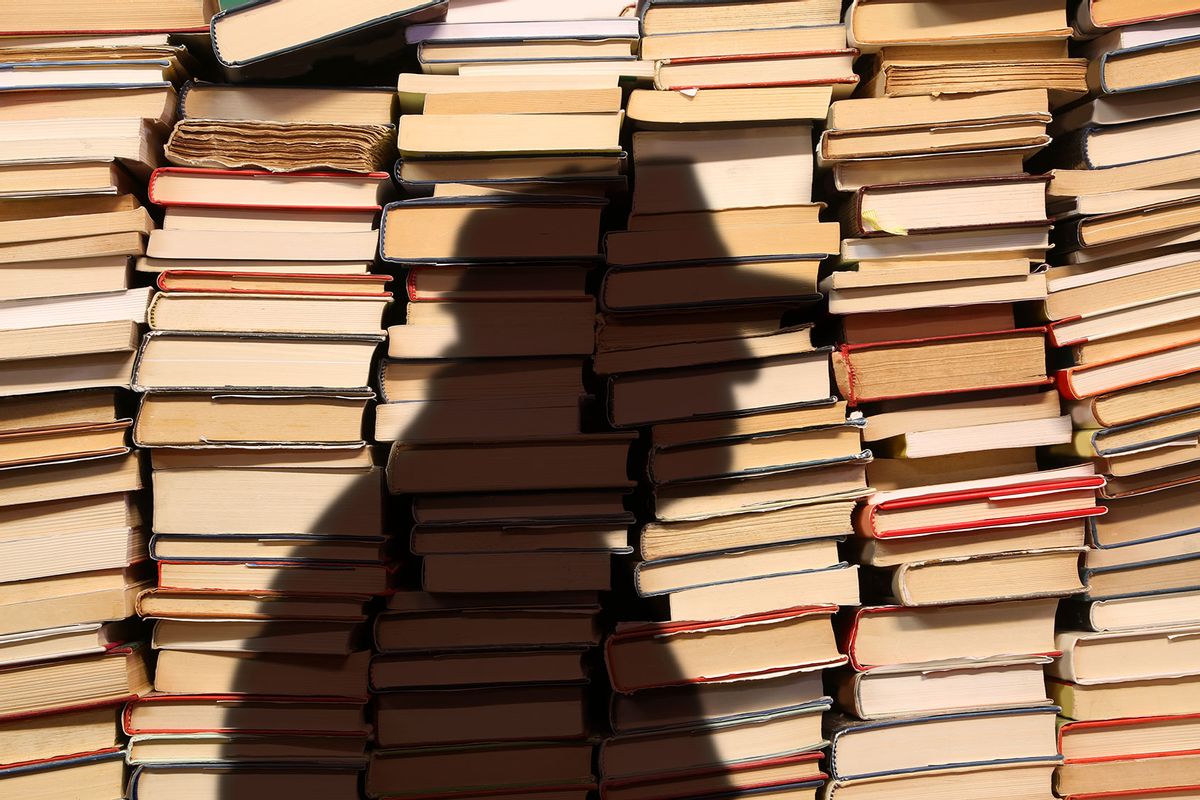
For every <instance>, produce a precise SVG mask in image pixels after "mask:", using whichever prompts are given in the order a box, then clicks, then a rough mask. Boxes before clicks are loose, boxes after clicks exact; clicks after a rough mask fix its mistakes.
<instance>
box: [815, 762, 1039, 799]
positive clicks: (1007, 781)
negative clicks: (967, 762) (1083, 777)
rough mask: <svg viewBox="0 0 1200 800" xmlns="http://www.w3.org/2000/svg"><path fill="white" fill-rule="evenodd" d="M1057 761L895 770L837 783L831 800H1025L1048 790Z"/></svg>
mask: <svg viewBox="0 0 1200 800" xmlns="http://www.w3.org/2000/svg"><path fill="white" fill-rule="evenodd" d="M1057 762H1058V758H1057V757H1056V756H1051V757H1047V758H1040V759H1023V760H1014V761H1009V762H1003V761H1002V762H998V763H997V762H991V761H985V762H983V763H980V764H976V765H972V766H969V767H962V768H958V769H945V770H943V769H931V770H921V771H896V772H889V773H884V774H882V775H876V776H871V777H867V778H861V779H854V780H841V781H839V780H835V781H833V782H832V783H831V784H830V785H829V789H828V792H827V795H826V796H827V798H828V800H835V799H840V798H845V800H858V798H882V797H891V796H896V795H902V796H906V797H909V796H911V797H922V796H928V795H930V794H934V793H938V792H946V793H948V794H951V795H953V796H969V795H971V794H975V793H977V792H980V793H986V795H987V796H988V797H989V798H992V800H1022V799H1023V798H1026V797H1031V796H1036V795H1038V794H1039V793H1043V792H1045V791H1046V784H1047V783H1048V782H1049V779H1050V778H1051V777H1052V776H1053V775H1054V770H1055V767H1056V766H1057Z"/></svg>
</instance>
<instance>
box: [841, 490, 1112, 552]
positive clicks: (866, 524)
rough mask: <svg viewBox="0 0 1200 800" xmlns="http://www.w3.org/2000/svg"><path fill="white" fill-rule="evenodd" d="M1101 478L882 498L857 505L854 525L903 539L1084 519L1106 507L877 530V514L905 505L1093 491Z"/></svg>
mask: <svg viewBox="0 0 1200 800" xmlns="http://www.w3.org/2000/svg"><path fill="white" fill-rule="evenodd" d="M1104 484H1105V480H1104V478H1103V477H1102V476H1100V475H1092V476H1087V477H1072V478H1059V479H1053V480H1045V481H1028V482H1021V483H1012V484H1007V485H999V486H988V487H979V488H975V489H961V490H956V491H948V492H932V493H930V494H924V495H917V496H913V497H900V498H896V499H894V500H887V499H885V500H883V501H882V502H871V501H870V500H868V502H867V504H866V505H864V506H861V507H859V508H858V510H857V511H856V512H855V514H856V518H857V521H858V523H859V525H858V526H857V528H858V531H859V533H861V534H862V535H864V536H867V537H869V538H872V539H903V538H907V537H913V536H928V535H931V534H937V533H955V532H958V531H966V530H979V529H985V528H1005V527H1010V526H1013V525H1029V524H1032V523H1037V522H1058V521H1061V520H1067V519H1084V518H1086V517H1095V516H1100V515H1102V514H1104V513H1105V512H1107V510H1108V509H1107V508H1105V507H1104V506H1099V505H1095V504H1093V505H1092V507H1090V508H1086V509H1072V510H1067V511H1053V512H1043V513H1034V514H1013V515H1009V516H1001V517H991V518H988V519H986V520H965V521H961V522H948V523H945V524H942V525H926V526H921V527H914V528H906V529H902V530H895V531H881V530H879V526H878V520H879V515H880V514H881V513H883V514H886V513H887V512H888V511H898V510H902V509H907V508H921V507H929V506H939V505H951V504H953V503H960V502H967V501H973V500H987V501H995V502H997V503H1000V502H1003V501H1005V500H1013V499H1019V498H1022V497H1028V496H1031V495H1049V494H1061V493H1064V492H1074V491H1085V490H1087V491H1093V492H1094V491H1095V490H1097V489H1099V488H1101V487H1102V486H1104Z"/></svg>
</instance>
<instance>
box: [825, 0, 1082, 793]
mask: <svg viewBox="0 0 1200 800" xmlns="http://www.w3.org/2000/svg"><path fill="white" fill-rule="evenodd" d="M1066 23H1067V20H1066V14H1065V9H1064V8H1063V7H1062V6H1061V5H1059V4H1057V3H1045V2H1033V3H1025V4H1022V5H1021V6H1020V8H1017V7H1015V6H1011V5H1005V6H1004V7H996V8H991V7H989V8H983V7H973V8H971V9H966V8H962V9H958V8H957V7H956V9H955V11H954V12H953V13H951V12H950V11H949V10H948V7H947V6H945V5H943V4H937V3H928V2H917V3H911V4H890V3H877V2H867V1H866V0H864V1H863V2H859V3H857V4H856V5H855V6H853V7H852V8H851V10H850V12H849V17H848V20H847V27H848V30H849V32H850V41H851V42H852V43H855V44H857V45H858V46H859V47H861V48H864V49H868V50H872V51H876V52H874V53H873V55H872V56H871V59H872V60H871V61H869V62H868V64H870V65H871V66H873V67H874V68H876V70H877V73H876V74H875V77H873V78H872V79H871V81H870V82H869V83H868V85H867V86H866V87H864V89H863V91H862V93H863V94H866V95H873V96H872V97H864V98H862V99H852V100H846V101H840V102H835V103H834V104H833V106H832V107H831V109H830V114H829V117H828V122H827V128H826V131H825V134H824V135H823V137H822V140H821V143H820V151H819V155H820V157H821V158H822V159H823V163H824V165H825V166H827V167H829V168H831V171H832V175H833V183H834V184H835V186H836V188H838V189H841V190H843V191H852V192H853V195H852V196H851V197H848V198H845V199H844V201H843V211H842V219H843V220H844V222H845V225H846V232H847V240H846V241H844V242H843V244H842V263H841V265H840V268H839V270H838V271H835V272H833V273H832V274H831V275H830V276H829V277H828V278H827V279H826V282H825V283H824V288H826V289H827V291H828V292H829V297H830V300H829V303H830V305H829V308H830V311H831V312H832V313H834V314H836V315H838V316H840V317H841V335H840V344H839V347H838V350H837V352H835V354H834V372H835V374H836V376H837V383H838V386H839V388H840V390H841V392H842V394H843V395H844V396H845V397H846V398H847V400H848V401H849V403H850V404H851V406H852V407H854V408H856V409H859V410H860V411H861V412H862V413H863V414H864V415H865V428H864V439H865V440H866V442H867V444H868V446H869V447H870V449H871V451H872V452H873V454H874V455H875V457H876V458H875V460H874V462H873V463H871V464H870V465H869V466H868V470H867V475H868V480H869V483H870V485H871V487H872V489H874V490H875V492H874V494H872V495H871V497H870V498H869V499H868V500H867V501H866V503H864V504H863V505H862V506H860V508H859V509H858V510H857V512H856V515H855V529H856V532H857V535H858V536H857V541H856V551H857V553H858V560H859V561H860V563H861V564H862V565H863V576H864V581H863V592H864V601H865V602H867V603H869V605H866V606H865V607H863V608H861V609H859V610H858V612H857V613H856V614H855V616H854V619H853V622H852V623H851V625H850V629H849V633H848V644H847V653H848V655H849V657H850V659H851V667H852V671H847V672H846V673H845V674H843V675H842V676H841V680H840V682H839V703H840V705H841V707H842V711H843V712H844V716H842V717H839V718H836V719H834V720H833V721H832V723H831V725H830V731H829V735H830V738H831V739H832V741H833V746H832V752H831V758H830V765H829V768H830V772H831V773H832V777H833V782H832V784H831V786H830V789H829V796H830V797H833V796H835V795H846V796H852V797H881V796H890V795H891V794H895V793H903V794H904V795H905V796H909V795H911V796H918V795H924V794H927V793H931V792H949V793H970V792H972V791H974V790H975V787H987V793H988V795H989V796H992V797H1012V798H1016V797H1026V796H1033V795H1045V794H1046V793H1047V792H1048V790H1049V788H1050V784H1051V774H1052V772H1053V769H1054V767H1055V765H1056V763H1057V762H1058V760H1059V755H1058V748H1057V744H1056V741H1055V738H1054V709H1053V707H1052V706H1050V701H1049V699H1048V698H1047V694H1046V691H1045V687H1044V685H1043V670H1044V668H1045V665H1046V664H1047V663H1049V661H1050V657H1052V656H1053V655H1055V652H1054V651H1055V646H1054V639H1053V631H1054V622H1055V616H1056V610H1057V606H1058V598H1061V597H1066V596H1070V595H1073V594H1077V593H1079V592H1081V591H1083V585H1082V583H1081V580H1080V574H1079V559H1080V554H1081V552H1082V550H1083V544H1084V526H1085V522H1086V520H1088V519H1090V518H1093V517H1095V516H1097V515H1099V514H1102V513H1103V511H1104V509H1103V508H1102V507H1100V506H1098V505H1097V501H1096V493H1097V491H1098V489H1100V487H1102V486H1103V485H1104V479H1103V477H1101V476H1099V475H1097V474H1096V470H1095V469H1093V468H1092V467H1091V466H1090V465H1083V466H1078V467H1064V468H1058V469H1046V468H1041V469H1040V468H1039V461H1038V453H1037V448H1038V447H1041V446H1046V445H1055V444H1061V443H1064V442H1067V441H1069V439H1070V436H1071V424H1070V419H1069V417H1067V416H1066V415H1065V414H1064V413H1063V412H1062V411H1061V410H1060V407H1059V399H1058V395H1057V394H1056V393H1055V392H1054V391H1053V389H1051V388H1050V387H1049V385H1048V384H1050V382H1051V379H1050V378H1049V377H1048V375H1047V368H1046V344H1045V330H1044V329H1043V328H1041V327H1037V326H1035V325H1029V324H1024V325H1022V324H1020V323H1019V322H1018V321H1019V320H1023V319H1024V318H1025V316H1026V310H1027V306H1023V305H1020V304H1022V303H1026V302H1028V301H1037V300H1041V299H1043V298H1044V297H1045V294H1046V282H1045V277H1044V276H1043V275H1042V274H1041V272H1042V271H1043V269H1044V268H1042V267H1041V264H1042V262H1043V261H1044V259H1045V256H1046V252H1047V250H1048V249H1049V245H1050V241H1049V238H1048V234H1049V228H1050V223H1049V220H1048V219H1047V210H1046V200H1045V184H1046V180H1047V179H1046V178H1043V177H1039V176H1031V175H1029V174H1026V172H1025V169H1024V164H1023V162H1024V160H1025V159H1026V158H1028V157H1030V156H1032V155H1034V154H1036V153H1037V152H1038V151H1039V150H1041V149H1042V148H1044V147H1045V146H1046V145H1047V144H1048V143H1049V136H1048V135H1047V126H1048V124H1049V123H1050V121H1051V116H1050V110H1051V108H1052V107H1055V106H1056V105H1058V104H1060V103H1062V102H1064V101H1065V100H1068V99H1070V98H1072V97H1078V96H1079V95H1080V94H1082V92H1083V91H1084V90H1085V89H1086V85H1085V84H1084V83H1082V82H1081V81H1080V80H1079V79H1080V78H1082V77H1083V73H1084V72H1085V69H1080V66H1081V65H1079V64H1078V63H1077V62H1075V61H1068V60H1066V58H1065V57H1066V42H1065V40H1066V38H1067V36H1069V33H1070V29H1069V28H1068V26H1067V24H1066ZM1016 40H1019V41H1021V42H1022V44H1019V45H1018V44H1010V43H1009V42H1011V41H1016ZM1043 60H1044V61H1051V62H1054V63H1055V64H1056V65H1057V67H1055V68H1051V67H1050V66H1048V65H1047V64H1045V63H1043ZM1059 67H1060V68H1061V72H1059V71H1056V69H1058V68H1059ZM1073 73H1077V74H1076V79H1075V80H1074V82H1072V81H1067V80H1064V81H1062V82H1060V80H1059V78H1060V77H1061V76H1065V75H1067V74H1073ZM999 89H1004V90H1006V91H991V92H988V93H979V92H981V91H983V90H999ZM1041 466H1043V467H1044V466H1045V465H1041ZM877 648H878V649H877ZM885 718H886V720H885ZM885 736H894V737H899V736H903V737H904V738H905V740H906V746H905V747H903V748H896V749H895V750H894V751H891V752H889V753H887V754H884V753H881V752H880V748H879V744H878V742H879V741H882V737H885ZM868 748H874V749H868Z"/></svg>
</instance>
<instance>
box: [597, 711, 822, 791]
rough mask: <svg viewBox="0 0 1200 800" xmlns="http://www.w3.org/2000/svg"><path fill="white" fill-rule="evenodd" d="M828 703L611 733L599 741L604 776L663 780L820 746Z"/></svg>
mask: <svg viewBox="0 0 1200 800" xmlns="http://www.w3.org/2000/svg"><path fill="white" fill-rule="evenodd" d="M828 709H829V706H828V705H818V704H812V705H809V706H804V707H801V708H796V709H789V710H781V711H776V712H768V713H765V714H758V715H750V716H745V717H742V718H740V719H735V720H726V721H721V722H714V723H710V724H708V725H706V726H704V727H699V728H685V729H682V730H668V731H646V732H638V733H631V734H623V735H618V736H614V737H612V738H609V739H607V740H605V741H604V743H603V744H601V745H600V750H599V763H600V771H601V774H603V775H604V778H605V780H610V781H613V780H615V781H627V780H633V779H637V778H642V779H648V778H654V779H660V780H666V779H670V778H675V777H684V776H687V775H691V774H695V773H697V772H702V771H709V770H711V771H715V770H717V769H720V768H722V767H723V766H725V765H726V764H737V763H745V762H748V761H760V760H767V759H778V758H787V757H791V756H797V755H800V754H802V753H807V752H811V751H813V750H818V749H820V748H821V747H823V746H824V745H825V739H824V737H823V736H822V732H821V714H822V712H824V711H827V710H828Z"/></svg>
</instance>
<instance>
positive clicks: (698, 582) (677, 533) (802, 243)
mask: <svg viewBox="0 0 1200 800" xmlns="http://www.w3.org/2000/svg"><path fill="white" fill-rule="evenodd" d="M838 11H839V9H838V7H837V4H836V3H817V4H813V3H788V2H785V3H757V2H745V3H740V2H716V3H703V4H697V3H676V2H670V1H669V0H667V1H663V2H658V1H656V0H651V1H650V2H645V3H642V4H640V6H639V13H640V16H641V18H642V25H643V31H644V33H645V34H646V36H645V39H644V40H643V48H642V57H643V59H646V60H649V61H653V62H654V65H655V84H656V88H654V89H650V88H636V89H634V90H633V92H632V94H631V97H630V100H629V113H630V117H631V118H632V119H633V120H634V122H635V125H636V130H635V132H634V133H633V136H632V147H633V160H634V169H633V179H634V191H633V198H632V207H631V213H630V215H629V216H628V219H627V221H626V224H625V230H617V231H612V232H610V233H609V234H608V236H607V237H606V257H607V263H608V269H607V271H606V272H605V274H604V277H603V281H602V283H601V287H600V302H601V308H602V314H601V317H600V328H599V331H598V334H597V343H596V356H595V359H594V363H593V368H594V371H595V372H596V373H597V375H598V377H600V378H603V379H604V380H605V382H606V383H605V389H604V394H605V398H606V412H607V416H608V422H609V424H610V425H612V426H613V427H615V428H617V429H621V430H640V431H642V436H643V440H644V441H645V443H646V447H645V448H644V449H643V450H641V451H640V452H639V454H638V456H639V466H638V470H637V471H638V473H639V476H640V477H641V478H642V480H641V482H640V487H639V502H638V504H637V509H638V512H639V516H638V521H639V527H638V535H637V539H636V542H635V546H636V551H637V552H636V556H635V558H634V559H633V564H632V570H631V572H632V577H631V583H632V587H631V589H632V591H630V590H629V589H627V590H626V591H627V592H628V593H629V594H633V595H636V598H630V599H636V600H637V602H636V603H631V602H626V603H625V604H624V606H623V607H622V606H618V607H617V609H616V610H617V611H618V613H619V614H620V617H621V619H622V620H624V621H622V622H620V623H619V624H618V626H617V629H616V632H615V633H614V635H613V636H612V637H611V638H610V639H609V641H608V643H607V645H606V660H607V665H608V671H609V677H610V681H611V684H612V687H613V689H614V690H615V692H616V696H615V697H614V698H613V700H612V704H611V708H610V717H611V719H610V722H611V726H612V729H613V731H614V735H613V736H612V737H611V738H609V739H608V740H607V741H606V742H605V743H604V745H603V747H602V748H601V752H600V759H599V768H600V773H601V776H602V784H601V787H602V792H603V793H604V795H605V796H606V797H608V798H645V799H646V800H651V799H654V798H670V797H686V796H704V795H721V794H725V793H732V792H737V791H742V790H745V789H748V788H750V787H764V788H765V787H769V788H770V789H771V791H774V792H781V793H783V792H786V793H787V795H788V796H789V797H806V796H807V797H812V796H815V794H816V792H817V791H818V790H819V788H820V787H821V786H822V784H823V780H824V775H823V774H822V772H821V770H820V764H819V759H820V753H819V750H820V748H821V747H822V746H823V744H824V740H823V735H822V729H821V721H822V716H823V712H824V711H826V710H827V709H828V708H829V707H830V703H831V701H830V699H829V698H828V697H826V696H825V692H824V690H823V688H822V680H821V671H822V670H823V669H825V668H828V667H832V666H836V665H839V664H842V663H844V662H845V657H844V656H842V655H841V654H840V653H839V651H838V647H837V643H836V641H835V639H834V635H833V626H832V624H831V623H832V617H833V615H834V614H835V613H836V611H837V609H838V607H839V606H854V605H857V603H858V576H857V569H856V568H855V567H853V566H851V565H850V564H848V563H846V562H845V561H844V560H843V559H842V557H841V556H840V555H839V552H838V544H839V541H841V540H844V539H845V537H846V536H847V535H848V534H850V533H851V531H852V526H851V520H850V516H851V512H852V510H853V508H854V501H855V499H856V498H858V497H861V496H862V495H863V494H864V493H865V486H866V484H865V477H864V465H865V462H866V460H867V459H868V456H867V454H865V453H864V452H863V451H862V444H861V439H860V430H859V428H860V423H859V420H857V419H851V420H848V419H847V410H846V404H845V403H844V402H840V401H838V400H837V399H836V398H835V397H834V396H833V394H834V392H833V387H832V382H831V380H830V372H829V349H828V348H821V347H818V346H816V344H817V343H816V342H815V341H814V338H813V330H812V321H813V319H814V311H815V303H816V302H817V301H819V300H820V294H819V292H818V288H817V271H818V269H819V267H820V264H821V261H822V260H823V259H824V258H826V257H827V256H829V255H831V254H833V253H834V252H836V250H837V247H838V226H837V224H836V223H834V222H822V221H821V220H820V217H821V212H822V210H823V206H821V205H820V204H817V203H814V202H813V195H812V185H813V169H814V159H813V121H814V120H817V119H821V118H823V117H824V115H825V113H826V112H827V110H828V105H829V102H830V99H831V97H833V96H843V95H845V94H848V93H849V91H850V90H851V89H852V88H853V86H854V85H855V83H856V82H857V78H856V77H855V75H854V73H853V71H852V69H851V63H852V61H853V51H851V50H848V49H847V48H846V47H845V32H844V30H843V29H842V27H841V26H840V25H838V24H837V23H838Z"/></svg>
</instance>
